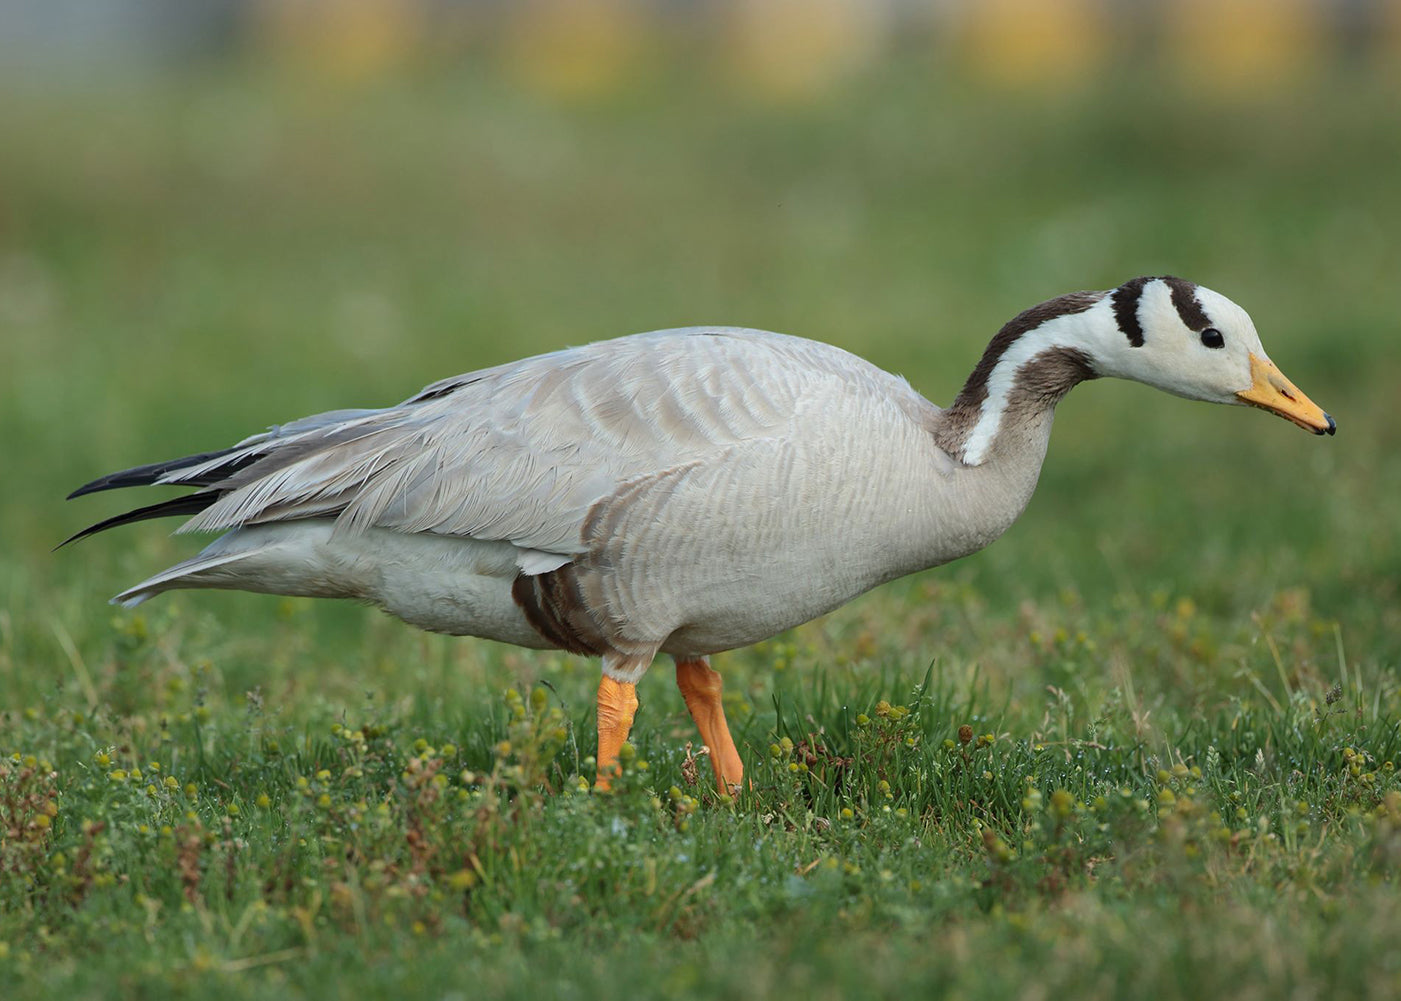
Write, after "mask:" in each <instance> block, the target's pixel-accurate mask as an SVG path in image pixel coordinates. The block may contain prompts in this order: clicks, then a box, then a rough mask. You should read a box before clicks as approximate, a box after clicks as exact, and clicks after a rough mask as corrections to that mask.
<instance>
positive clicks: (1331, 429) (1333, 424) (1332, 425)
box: [1318, 414, 1338, 434]
mask: <svg viewBox="0 0 1401 1001" xmlns="http://www.w3.org/2000/svg"><path fill="white" fill-rule="evenodd" d="M1323 416H1324V417H1326V418H1327V419H1328V429H1327V430H1326V431H1320V432H1318V433H1319V434H1337V433H1338V422H1337V421H1335V420H1333V415H1332V414H1324V415H1323Z"/></svg>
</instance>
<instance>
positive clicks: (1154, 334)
mask: <svg viewBox="0 0 1401 1001" xmlns="http://www.w3.org/2000/svg"><path fill="white" fill-rule="evenodd" d="M1098 311H1099V312H1100V316H1099V317H1095V318H1094V319H1095V320H1097V321H1099V322H1098V323H1096V324H1095V325H1096V326H1100V327H1102V328H1105V329H1104V330H1103V331H1101V332H1099V336H1095V337H1094V341H1095V344H1094V347H1093V349H1092V350H1091V352H1090V356H1091V364H1092V365H1093V367H1094V369H1095V371H1096V372H1097V373H1098V374H1100V375H1113V376H1119V377H1121V378H1124V379H1133V380H1135V381H1137V382H1142V383H1146V384H1148V385H1150V386H1156V387H1157V388H1159V389H1161V390H1164V391H1166V392H1169V393H1172V394H1174V395H1176V396H1185V397H1187V398H1188V399H1191V400H1206V401H1207V402H1209V403H1233V404H1249V405H1251V406H1256V407H1261V408H1263V409H1265V410H1269V411H1271V412H1273V413H1276V414H1279V415H1280V416H1281V417H1284V418H1287V419H1288V420H1291V421H1293V422H1294V423H1295V424H1298V425H1299V426H1300V427H1302V428H1305V429H1307V430H1309V431H1313V432H1315V433H1316V434H1332V433H1333V431H1334V430H1335V428H1336V424H1335V423H1334V421H1333V419H1332V418H1331V417H1329V416H1328V415H1327V414H1326V413H1324V412H1323V411H1322V410H1321V409H1320V408H1319V407H1318V406H1317V405H1315V404H1314V403H1313V402H1312V401H1311V400H1309V398H1308V397H1307V396H1305V395H1304V394H1303V393H1302V392H1300V391H1299V389H1298V387H1296V386H1295V385H1294V384H1293V383H1292V382H1290V381H1289V380H1288V379H1286V378H1285V377H1284V374H1283V373H1282V372H1280V370H1279V369H1278V368H1277V367H1276V366H1275V364H1274V362H1272V361H1270V358H1269V356H1268V355H1267V354H1265V349H1264V348H1263V347H1262V346H1261V345H1260V335H1259V334H1257V333H1256V332H1255V324H1254V323H1252V322H1251V319H1250V316H1249V314H1247V313H1246V311H1245V310H1243V309H1241V308H1240V307H1239V306H1237V305H1236V304H1235V303H1234V302H1232V301H1231V300H1230V299H1227V298H1226V297H1225V296H1224V295H1221V294H1220V293H1218V292H1213V291H1212V290H1211V289H1208V288H1202V287H1201V286H1200V285H1194V284H1192V283H1191V282H1187V281H1183V280H1182V279H1181V278H1172V277H1162V278H1135V279H1133V280H1132V281H1128V282H1125V283H1124V284H1123V285H1121V286H1119V287H1118V288H1117V289H1115V290H1114V291H1113V292H1111V293H1109V294H1108V295H1107V296H1106V298H1105V301H1104V302H1102V303H1101V304H1100V307H1099V310H1098ZM1086 319H1087V320H1090V317H1088V316H1087V317H1086ZM1111 324H1112V327H1113V330H1112V332H1108V331H1107V328H1108V327H1109V326H1110V325H1111Z"/></svg>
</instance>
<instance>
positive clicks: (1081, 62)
mask: <svg viewBox="0 0 1401 1001" xmlns="http://www.w3.org/2000/svg"><path fill="white" fill-rule="evenodd" d="M958 34H959V37H958V42H959V51H960V52H961V53H962V54H963V56H964V57H965V59H966V60H967V63H968V66H969V69H970V70H971V71H972V72H973V73H974V74H976V75H978V76H981V77H984V78H985V79H987V80H988V81H989V82H991V83H995V84H999V85H1002V86H1007V87H1016V88H1023V87H1026V88H1030V87H1047V86H1050V87H1055V86H1064V85H1068V84H1073V83H1077V82H1079V81H1080V80H1083V79H1085V78H1086V77H1088V76H1090V75H1091V74H1093V73H1094V72H1095V71H1096V70H1097V69H1098V68H1099V67H1100V65H1101V64H1102V63H1103V61H1104V57H1105V54H1106V53H1107V52H1108V49H1109V42H1110V33H1109V29H1108V25H1107V24H1106V22H1105V14H1104V8H1103V5H1102V4H1099V3H1096V2H1093V0H981V2H979V3H973V4H969V5H968V6H967V7H966V8H965V9H964V10H963V11H962V13H961V14H960V16H959V33H958Z"/></svg>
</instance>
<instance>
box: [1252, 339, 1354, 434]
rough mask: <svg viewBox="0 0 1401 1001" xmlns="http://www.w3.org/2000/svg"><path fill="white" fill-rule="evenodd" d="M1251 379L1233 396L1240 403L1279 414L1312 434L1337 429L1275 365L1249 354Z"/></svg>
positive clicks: (1330, 432) (1320, 409)
mask: <svg viewBox="0 0 1401 1001" xmlns="http://www.w3.org/2000/svg"><path fill="white" fill-rule="evenodd" d="M1250 377H1251V379H1253V380H1254V384H1253V385H1252V386H1251V387H1250V388H1249V389H1245V390H1242V391H1241V392H1239V393H1237V394H1236V396H1237V397H1238V398H1239V399H1240V401H1241V402H1242V403H1248V404H1250V405H1251V406H1252V407H1259V408H1260V409H1261V410H1268V411H1270V412H1271V413H1274V414H1279V416H1281V417H1283V418H1285V419H1286V420H1291V421H1293V422H1294V423H1295V424H1297V425H1299V427H1301V428H1303V429H1304V430H1305V431H1312V432H1313V433H1314V434H1332V433H1333V432H1334V431H1336V430H1337V429H1338V424H1337V422H1336V421H1335V420H1333V418H1331V417H1329V416H1328V415H1327V414H1326V413H1324V412H1323V408H1321V407H1320V406H1319V405H1318V404H1317V403H1314V402H1313V400H1310V399H1309V398H1308V397H1307V396H1305V395H1304V394H1303V393H1301V392H1300V391H1299V387H1298V386H1296V385H1294V383H1292V382H1290V381H1289V380H1288V379H1286V378H1285V377H1284V373H1283V372H1281V371H1280V370H1279V369H1278V368H1277V367H1276V366H1275V363H1274V362H1272V361H1266V360H1265V359H1263V358H1259V357H1257V356H1255V355H1253V354H1252V355H1251V356H1250Z"/></svg>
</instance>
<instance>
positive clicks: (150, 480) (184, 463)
mask: <svg viewBox="0 0 1401 1001" xmlns="http://www.w3.org/2000/svg"><path fill="white" fill-rule="evenodd" d="M238 449H239V446H237V445H235V446H233V447H232V448H222V449H220V450H219V451H217V452H200V453H199V454H197V455H184V456H181V457H180V458H178V459H166V460H165V461H164V462H151V463H147V464H146V465H144V466H132V467H131V468H130V469H121V470H118V471H117V472H115V473H108V474H107V475H106V476H99V477H98V478H97V479H95V480H93V481H92V482H91V483H84V484H83V485H82V486H81V487H79V488H78V489H77V490H74V491H73V492H72V493H71V494H69V495H68V499H69V500H73V498H75V497H82V496H84V495H85V494H95V493H98V492H99V491H102V490H116V489H118V488H120V487H148V486H151V485H152V484H154V483H155V482H156V481H158V480H159V479H160V478H161V477H163V476H165V475H166V474H167V473H172V472H175V471H176V470H177V469H186V468H188V467H190V466H197V465H199V464H200V463H202V462H209V461H210V460H211V459H217V458H219V457H220V456H222V455H229V454H231V453H233V452H237V451H238ZM249 461H251V457H250V460H249ZM244 464H246V463H240V464H239V465H244ZM236 468H238V466H233V467H231V468H228V469H221V470H220V473H221V475H227V474H228V473H229V472H232V471H233V470H234V469H236ZM195 485H196V486H207V484H205V483H197V484H195Z"/></svg>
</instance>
